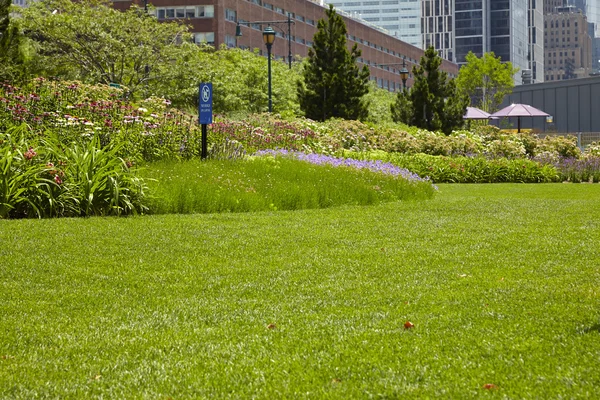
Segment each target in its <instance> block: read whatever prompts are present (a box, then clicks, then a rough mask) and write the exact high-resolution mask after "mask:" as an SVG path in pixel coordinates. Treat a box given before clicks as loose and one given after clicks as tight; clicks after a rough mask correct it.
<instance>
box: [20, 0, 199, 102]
mask: <svg viewBox="0 0 600 400" xmlns="http://www.w3.org/2000/svg"><path fill="white" fill-rule="evenodd" d="M22 13H23V18H22V20H23V22H22V23H23V26H24V28H25V32H26V34H27V36H28V37H29V38H31V39H32V40H34V41H35V42H37V47H38V52H39V55H40V56H41V57H42V58H43V65H44V66H45V68H46V73H47V74H49V75H56V76H60V77H66V78H74V79H80V80H82V81H85V82H90V83H105V84H108V83H118V84H121V85H124V86H126V87H127V88H129V90H130V91H131V92H132V93H134V92H136V91H138V90H140V89H144V91H145V92H146V93H145V94H146V95H148V94H153V93H152V92H160V90H158V89H159V88H164V87H165V86H166V85H170V84H172V83H173V82H175V83H176V81H177V80H178V79H179V77H180V76H181V75H182V74H183V75H185V74H187V73H188V71H187V70H186V68H185V67H186V62H187V60H189V59H191V58H192V56H193V53H194V52H197V51H198V49H197V47H196V45H195V44H193V43H192V41H191V35H190V34H189V33H188V28H187V26H185V25H183V24H178V23H159V22H158V21H157V20H156V18H154V17H152V16H149V15H146V14H144V13H143V11H142V10H141V9H139V8H137V7H133V8H131V9H129V10H127V11H125V12H121V11H117V10H115V9H114V8H112V7H111V5H110V2H109V1H106V0H81V1H76V2H72V1H70V0H45V1H39V2H37V1H34V2H32V3H31V4H30V6H29V7H27V8H25V9H24V10H23V11H22Z"/></svg>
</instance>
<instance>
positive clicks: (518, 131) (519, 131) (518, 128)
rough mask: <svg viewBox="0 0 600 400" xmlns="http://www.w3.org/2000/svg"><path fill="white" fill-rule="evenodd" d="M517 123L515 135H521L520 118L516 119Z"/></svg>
mask: <svg viewBox="0 0 600 400" xmlns="http://www.w3.org/2000/svg"><path fill="white" fill-rule="evenodd" d="M517 121H518V122H517V133H521V117H518V118H517Z"/></svg>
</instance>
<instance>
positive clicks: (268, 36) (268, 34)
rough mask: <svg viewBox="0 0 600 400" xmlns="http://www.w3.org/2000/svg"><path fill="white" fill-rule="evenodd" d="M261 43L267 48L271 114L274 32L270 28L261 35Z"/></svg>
mask: <svg viewBox="0 0 600 400" xmlns="http://www.w3.org/2000/svg"><path fill="white" fill-rule="evenodd" d="M262 35H263V41H264V42H265V45H266V46H267V65H268V74H269V112H273V99H272V97H271V47H272V46H273V42H275V31H274V30H273V28H271V26H267V27H266V28H265V30H264V31H263V33H262Z"/></svg>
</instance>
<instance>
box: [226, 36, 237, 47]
mask: <svg viewBox="0 0 600 400" xmlns="http://www.w3.org/2000/svg"><path fill="white" fill-rule="evenodd" d="M225 44H226V45H227V47H236V45H237V40H236V38H235V36H231V35H225Z"/></svg>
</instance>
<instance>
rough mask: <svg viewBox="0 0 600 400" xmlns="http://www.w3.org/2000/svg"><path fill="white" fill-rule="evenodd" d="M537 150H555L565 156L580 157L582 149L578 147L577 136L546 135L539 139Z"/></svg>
mask: <svg viewBox="0 0 600 400" xmlns="http://www.w3.org/2000/svg"><path fill="white" fill-rule="evenodd" d="M536 151H537V152H544V151H548V152H555V153H556V154H558V155H559V156H561V157H565V158H579V157H580V156H581V150H579V147H577V138H576V137H575V136H572V135H569V136H546V137H545V138H544V139H542V140H540V141H538V144H537V149H536Z"/></svg>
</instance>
